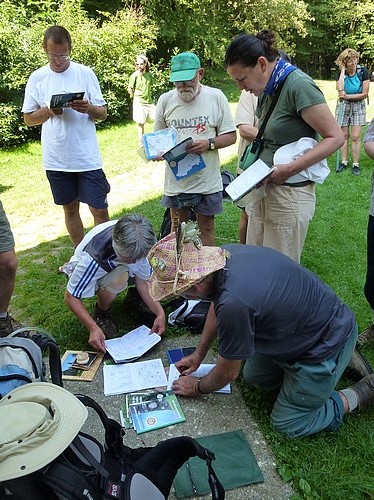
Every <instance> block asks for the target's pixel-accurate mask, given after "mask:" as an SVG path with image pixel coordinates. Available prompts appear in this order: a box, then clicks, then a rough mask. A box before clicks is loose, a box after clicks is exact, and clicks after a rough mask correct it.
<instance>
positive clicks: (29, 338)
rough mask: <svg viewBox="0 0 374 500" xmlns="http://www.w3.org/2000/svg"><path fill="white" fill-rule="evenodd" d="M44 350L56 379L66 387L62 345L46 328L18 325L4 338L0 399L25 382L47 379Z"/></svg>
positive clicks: (0, 347) (0, 351)
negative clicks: (63, 382) (61, 355)
mask: <svg viewBox="0 0 374 500" xmlns="http://www.w3.org/2000/svg"><path fill="white" fill-rule="evenodd" d="M44 354H48V356H49V369H50V375H51V381H52V383H54V384H56V385H59V386H61V387H62V372H61V357H60V349H59V347H58V344H57V342H56V341H55V339H54V338H53V337H52V336H51V335H50V334H49V333H48V332H47V331H46V330H44V329H42V328H37V327H25V328H18V329H17V330H15V331H14V332H12V333H11V334H10V335H8V336H7V337H2V338H0V399H1V398H2V397H4V396H5V395H6V394H7V393H8V392H10V391H12V390H13V389H15V388H16V387H19V386H21V385H23V384H27V383H30V382H44V381H45V380H46V365H45V363H44V361H43V355H44Z"/></svg>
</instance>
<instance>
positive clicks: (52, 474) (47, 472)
mask: <svg viewBox="0 0 374 500" xmlns="http://www.w3.org/2000/svg"><path fill="white" fill-rule="evenodd" d="M38 479H39V480H40V482H41V483H42V484H44V485H46V486H48V487H49V488H51V489H52V491H53V492H56V493H57V494H60V495H61V496H62V497H63V498H64V499H66V500H87V498H91V499H92V500H102V498H103V495H102V493H101V492H100V491H99V489H97V488H96V487H95V486H94V485H93V484H91V483H90V482H89V481H88V480H87V478H86V476H85V474H83V473H81V472H80V471H79V470H77V469H76V468H74V467H73V466H71V465H70V464H69V463H67V462H66V463H62V462H61V461H59V460H54V461H53V462H52V463H50V464H49V465H48V466H47V467H45V468H44V469H43V470H42V471H41V474H40V477H39V478H38ZM58 498H60V497H58Z"/></svg>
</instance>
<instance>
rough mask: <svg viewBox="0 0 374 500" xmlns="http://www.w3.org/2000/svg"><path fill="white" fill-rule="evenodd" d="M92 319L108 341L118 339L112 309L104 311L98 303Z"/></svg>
mask: <svg viewBox="0 0 374 500" xmlns="http://www.w3.org/2000/svg"><path fill="white" fill-rule="evenodd" d="M92 318H93V319H94V321H95V323H96V324H97V326H99V327H100V328H101V329H102V331H103V333H104V335H105V337H106V338H107V339H112V338H114V337H117V333H118V331H117V325H116V324H115V322H114V321H113V318H112V313H111V311H110V309H109V310H108V311H102V310H101V309H100V307H99V306H98V305H97V303H96V304H95V309H94V312H93V313H92Z"/></svg>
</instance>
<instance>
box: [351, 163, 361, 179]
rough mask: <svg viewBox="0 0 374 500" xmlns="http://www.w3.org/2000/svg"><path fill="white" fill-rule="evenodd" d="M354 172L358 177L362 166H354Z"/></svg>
mask: <svg viewBox="0 0 374 500" xmlns="http://www.w3.org/2000/svg"><path fill="white" fill-rule="evenodd" d="M352 174H353V175H355V176H356V177H357V176H358V175H361V170H360V167H359V166H358V165H355V166H354V167H352Z"/></svg>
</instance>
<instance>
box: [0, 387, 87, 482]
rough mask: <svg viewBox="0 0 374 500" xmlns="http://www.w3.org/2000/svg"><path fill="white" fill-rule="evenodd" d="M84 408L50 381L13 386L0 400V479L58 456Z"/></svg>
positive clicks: (78, 425) (18, 474)
mask: <svg viewBox="0 0 374 500" xmlns="http://www.w3.org/2000/svg"><path fill="white" fill-rule="evenodd" d="M87 415H88V412H87V408H86V407H85V406H84V405H83V403H81V402H80V401H79V400H78V399H77V398H76V397H75V396H74V395H73V394H72V393H70V392H69V391H67V390H66V389H63V388H62V387H59V386H57V385H54V384H49V383H47V382H35V383H32V384H26V385H23V386H21V387H17V389H14V390H13V391H11V392H10V393H8V394H7V395H6V396H5V397H4V398H3V399H2V400H0V479H1V481H8V480H10V479H15V478H18V477H22V476H26V475H27V474H31V473H32V472H35V471H37V470H39V469H40V468H42V467H44V466H45V465H47V464H49V463H50V462H51V461H52V460H54V459H55V458H56V457H58V456H59V455H60V454H61V453H62V452H63V451H64V450H65V449H66V448H67V447H68V446H69V444H70V443H71V441H72V440H73V439H74V438H75V436H76V435H77V434H78V432H79V430H80V429H81V427H82V425H83V423H84V422H85V421H86V419H87Z"/></svg>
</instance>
